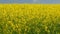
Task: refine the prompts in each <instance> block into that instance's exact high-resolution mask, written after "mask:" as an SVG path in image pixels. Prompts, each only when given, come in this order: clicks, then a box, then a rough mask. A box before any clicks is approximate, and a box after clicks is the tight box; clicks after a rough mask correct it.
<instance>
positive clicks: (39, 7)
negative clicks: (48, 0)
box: [0, 4, 60, 34]
mask: <svg viewBox="0 0 60 34" xmlns="http://www.w3.org/2000/svg"><path fill="white" fill-rule="evenodd" d="M0 34H60V5H59V4H0Z"/></svg>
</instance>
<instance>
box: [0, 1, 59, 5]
mask: <svg viewBox="0 0 60 34" xmlns="http://www.w3.org/2000/svg"><path fill="white" fill-rule="evenodd" d="M0 3H39V4H40V3H41V4H42V3H43V4H45V3H46V4H49V3H51V4H56V3H58V4H59V3H60V0H0Z"/></svg>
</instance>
